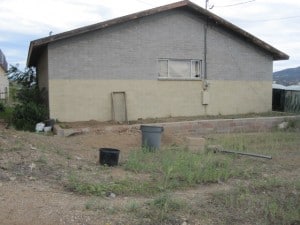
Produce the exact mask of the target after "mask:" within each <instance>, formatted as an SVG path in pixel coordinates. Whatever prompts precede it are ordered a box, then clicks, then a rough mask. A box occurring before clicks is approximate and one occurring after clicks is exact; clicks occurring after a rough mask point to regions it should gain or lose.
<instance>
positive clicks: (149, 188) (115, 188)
mask: <svg viewBox="0 0 300 225" xmlns="http://www.w3.org/2000/svg"><path fill="white" fill-rule="evenodd" d="M66 187H67V189H68V190H70V191H73V192H75V193H79V194H85V195H95V196H105V195H106V194H107V193H111V192H112V193H115V194H117V195H136V194H145V195H152V194H154V193H157V191H158V187H156V186H155V185H154V184H153V183H150V182H137V181H135V180H130V179H124V180H115V181H111V182H102V183H91V182H86V181H82V180H80V179H79V177H77V176H76V175H74V174H73V175H71V176H70V177H69V179H68V183H67V186H66Z"/></svg>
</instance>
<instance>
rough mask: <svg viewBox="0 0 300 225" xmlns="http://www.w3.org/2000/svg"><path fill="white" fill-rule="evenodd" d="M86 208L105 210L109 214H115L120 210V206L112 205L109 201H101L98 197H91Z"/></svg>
mask: <svg viewBox="0 0 300 225" xmlns="http://www.w3.org/2000/svg"><path fill="white" fill-rule="evenodd" d="M85 209H86V210H93V211H98V210H101V211H105V212H107V213H109V214H115V213H117V212H118V211H119V210H120V209H119V208H117V207H114V206H113V205H111V204H109V203H107V202H101V201H99V199H97V198H94V199H91V200H89V201H88V202H86V203H85Z"/></svg>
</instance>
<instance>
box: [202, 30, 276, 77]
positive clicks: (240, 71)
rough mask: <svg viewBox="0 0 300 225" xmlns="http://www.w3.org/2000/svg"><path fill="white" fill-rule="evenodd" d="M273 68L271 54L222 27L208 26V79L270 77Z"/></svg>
mask: <svg viewBox="0 0 300 225" xmlns="http://www.w3.org/2000/svg"><path fill="white" fill-rule="evenodd" d="M272 71H273V60H272V57H271V56H270V55H267V54H266V53H264V52H263V51H261V50H260V49H258V48H257V47H256V46H254V45H250V44H249V43H248V42H245V41H244V40H241V39H239V38H237V37H234V36H233V35H232V34H230V33H228V32H226V31H224V30H223V29H221V28H218V27H209V29H208V38H207V73H208V79H211V80H264V81H272Z"/></svg>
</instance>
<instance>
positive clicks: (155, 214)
mask: <svg viewBox="0 0 300 225" xmlns="http://www.w3.org/2000/svg"><path fill="white" fill-rule="evenodd" d="M148 205H149V209H148V212H147V213H146V215H145V216H146V217H148V218H151V220H152V221H153V222H157V223H161V222H167V221H168V220H170V219H171V217H174V213H176V212H179V211H183V210H184V209H185V207H186V203H185V202H183V201H181V200H178V199H174V198H172V196H171V195H170V194H169V193H167V192H164V193H162V194H160V195H159V196H158V197H156V198H155V199H154V200H152V201H150V202H148Z"/></svg>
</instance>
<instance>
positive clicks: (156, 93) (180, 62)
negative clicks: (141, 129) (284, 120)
mask: <svg viewBox="0 0 300 225" xmlns="http://www.w3.org/2000/svg"><path fill="white" fill-rule="evenodd" d="M288 58H289V56H288V55H286V54H285V53H283V52H281V51H279V50H278V49H276V48H274V47H272V46H270V45H269V44H267V43H265V42H263V41H262V40H260V39H258V38H256V37H254V36H253V35H251V34H249V33H248V32H246V31H244V30H242V29H241V28H239V27H237V26H235V25H233V24H232V23H230V22H228V21H226V20H224V19H222V18H220V17H219V16H217V15H215V14H213V13H211V12H209V11H207V10H205V9H203V8H202V7H200V6H198V5H196V4H194V3H192V2H190V1H187V0H185V1H180V2H176V3H173V4H169V5H164V6H161V7H157V8H153V9H150V10H146V11H142V12H138V13H134V14H131V15H127V16H123V17H120V18H116V19H112V20H108V21H104V22H101V23H97V24H93V25H90V26H85V27H82V28H79V29H75V30H71V31H67V32H64V33H60V34H56V35H52V36H48V37H45V38H41V39H38V40H34V41H32V42H31V43H30V47H29V52H28V59H27V66H34V67H36V69H37V76H38V84H39V87H40V88H45V89H46V91H47V93H48V96H47V99H46V104H47V105H48V107H49V114H50V117H51V118H55V119H58V120H60V121H87V120H98V121H109V120H117V121H126V120H137V119H139V118H162V117H177V116H198V115H218V114H222V115H228V114H244V113H250V112H257V113H259V112H266V111H271V110H272V70H273V61H274V60H286V59H288Z"/></svg>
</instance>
